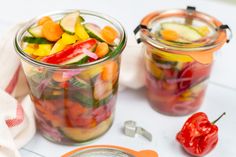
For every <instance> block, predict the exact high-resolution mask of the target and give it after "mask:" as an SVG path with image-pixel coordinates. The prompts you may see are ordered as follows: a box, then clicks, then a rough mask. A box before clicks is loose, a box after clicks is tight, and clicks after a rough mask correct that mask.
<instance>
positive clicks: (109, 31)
mask: <svg viewBox="0 0 236 157" xmlns="http://www.w3.org/2000/svg"><path fill="white" fill-rule="evenodd" d="M101 35H102V37H103V38H104V39H105V40H106V41H107V42H108V43H113V42H114V40H115V39H116V38H117V37H118V33H117V31H116V30H115V29H114V28H112V27H110V26H105V27H104V28H103V29H102V30H101Z"/></svg>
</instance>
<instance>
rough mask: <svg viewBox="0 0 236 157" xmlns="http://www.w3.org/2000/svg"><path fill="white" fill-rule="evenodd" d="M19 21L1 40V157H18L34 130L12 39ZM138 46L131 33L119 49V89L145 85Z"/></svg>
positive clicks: (136, 87) (22, 76) (24, 82)
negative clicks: (122, 49)
mask: <svg viewBox="0 0 236 157" xmlns="http://www.w3.org/2000/svg"><path fill="white" fill-rule="evenodd" d="M21 26H22V24H18V25H16V26H15V27H14V28H12V29H11V30H9V32H7V33H6V34H5V36H4V37H3V38H2V39H1V40H0V50H1V52H0V63H1V64H2V65H1V70H0V79H1V81H0V100H1V101H0V157H20V154H19V152H18V151H17V149H19V148H21V147H22V146H23V145H25V144H26V143H27V142H28V141H29V140H30V139H31V138H32V137H33V136H34V134H35V130H36V129H35V122H34V116H33V104H32V102H31V100H30V97H29V96H26V95H27V94H28V88H27V85H26V79H25V78H24V74H23V71H22V69H21V67H20V60H19V58H18V56H17V54H16V52H15V50H14V45H13V40H14V36H15V33H16V31H17V30H18V28H19V27H21ZM142 56H143V55H142V52H141V46H139V45H138V44H137V43H136V41H135V38H134V36H130V37H129V40H128V44H127V47H126V49H125V50H124V52H123V53H122V61H121V73H120V89H125V88H126V87H128V88H133V89H138V88H140V87H142V86H143V85H144V83H143V82H144V81H143V80H144V76H143V75H144V72H143V64H142V60H143V59H142Z"/></svg>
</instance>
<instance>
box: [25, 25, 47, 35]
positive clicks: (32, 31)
mask: <svg viewBox="0 0 236 157" xmlns="http://www.w3.org/2000/svg"><path fill="white" fill-rule="evenodd" d="M42 28H43V26H34V27H30V28H29V29H28V32H29V33H30V34H31V35H32V36H33V37H37V38H42V37H43V33H42Z"/></svg>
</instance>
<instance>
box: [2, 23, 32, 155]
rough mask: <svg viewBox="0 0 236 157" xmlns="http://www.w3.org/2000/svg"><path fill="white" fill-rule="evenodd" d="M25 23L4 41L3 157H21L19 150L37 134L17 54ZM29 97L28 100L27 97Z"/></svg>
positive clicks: (9, 33)
mask: <svg viewBox="0 0 236 157" xmlns="http://www.w3.org/2000/svg"><path fill="white" fill-rule="evenodd" d="M20 26H21V24H19V25H17V26H15V27H14V28H12V29H11V30H9V32H7V33H6V34H5V35H4V36H3V38H2V39H1V40H0V50H1V52H0V63H1V69H0V79H1V81H0V100H1V101H0V157H20V154H19V152H18V151H17V149H18V148H20V147H22V146H23V145H25V144H26V143H27V142H28V141H29V140H30V139H31V138H32V137H33V136H34V134H35V130H36V129H35V122H34V116H33V112H32V111H33V108H32V107H33V105H32V103H31V101H30V98H29V96H26V94H27V86H26V82H25V78H24V75H23V74H22V70H21V67H20V61H19V59H18V56H17V55H16V53H15V50H14V46H13V39H14V36H15V33H16V30H17V29H18V28H19V27H20ZM25 96H26V97H25Z"/></svg>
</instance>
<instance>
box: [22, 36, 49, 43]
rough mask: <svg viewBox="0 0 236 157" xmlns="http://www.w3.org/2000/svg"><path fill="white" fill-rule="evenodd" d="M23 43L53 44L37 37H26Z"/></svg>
mask: <svg viewBox="0 0 236 157" xmlns="http://www.w3.org/2000/svg"><path fill="white" fill-rule="evenodd" d="M23 42H27V43H30V44H52V42H51V41H48V40H47V39H45V38H37V37H29V36H24V37H23Z"/></svg>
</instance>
